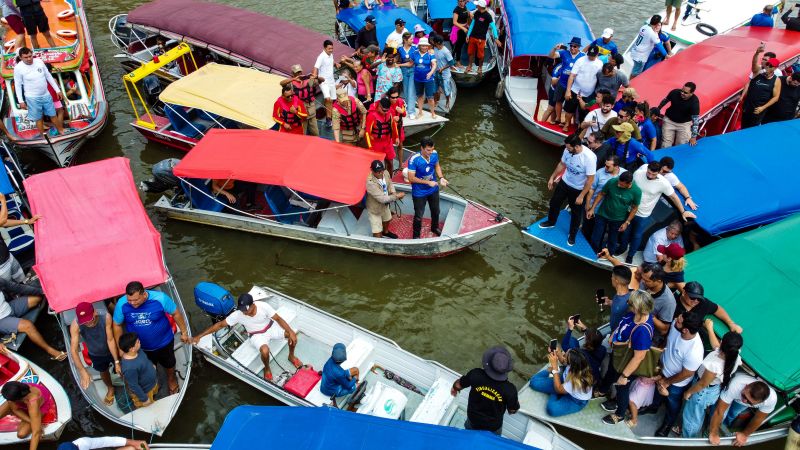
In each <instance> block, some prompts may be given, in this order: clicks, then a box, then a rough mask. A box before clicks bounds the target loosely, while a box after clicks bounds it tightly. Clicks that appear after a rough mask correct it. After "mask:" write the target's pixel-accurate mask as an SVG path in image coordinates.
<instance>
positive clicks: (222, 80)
mask: <svg viewBox="0 0 800 450" xmlns="http://www.w3.org/2000/svg"><path fill="white" fill-rule="evenodd" d="M283 79H284V77H281V76H278V75H273V74H269V73H264V72H261V71H258V70H255V69H250V68H245V67H236V66H226V65H222V64H214V63H212V64H206V65H205V66H203V67H201V68H200V69H199V70H197V71H195V72H192V73H191V74H189V75H187V76H185V77H183V78H181V79H179V80H177V81H174V82H172V83H171V84H170V85H169V86H167V87H166V89H164V92H162V93H161V95H160V96H159V99H161V101H162V102H164V103H170V104H173V105H180V106H185V107H189V108H197V109H200V110H203V111H206V112H209V113H212V114H216V115H219V116H222V117H224V118H226V119H231V120H234V121H236V122H239V123H243V124H245V125H249V126H251V127H255V128H258V129H261V130H266V129H269V128H272V126H273V125H274V124H275V122H274V121H273V120H272V105H273V104H274V103H275V100H277V99H278V97H280V95H281V85H280V81H281V80H283Z"/></svg>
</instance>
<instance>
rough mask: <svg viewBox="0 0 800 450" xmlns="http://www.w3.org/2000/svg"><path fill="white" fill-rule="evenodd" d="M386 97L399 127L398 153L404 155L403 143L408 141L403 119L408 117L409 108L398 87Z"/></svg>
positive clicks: (390, 90) (391, 90) (392, 89)
mask: <svg viewBox="0 0 800 450" xmlns="http://www.w3.org/2000/svg"><path fill="white" fill-rule="evenodd" d="M386 96H387V97H388V98H389V101H390V102H391V104H392V106H391V108H389V112H390V113H391V114H392V119H394V121H395V124H396V126H397V134H398V145H397V151H398V152H400V154H402V152H401V149H402V148H403V141H405V139H406V130H405V129H404V128H403V117H406V115H408V106H407V105H406V101H405V100H403V98H402V97H400V88H399V87H398V86H393V87H392V88H391V89H389V92H388V93H387V94H386Z"/></svg>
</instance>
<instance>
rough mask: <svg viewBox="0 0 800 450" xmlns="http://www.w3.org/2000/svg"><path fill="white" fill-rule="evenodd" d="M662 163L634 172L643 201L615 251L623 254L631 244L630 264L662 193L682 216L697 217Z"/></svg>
mask: <svg viewBox="0 0 800 450" xmlns="http://www.w3.org/2000/svg"><path fill="white" fill-rule="evenodd" d="M660 172H661V163H659V162H657V161H653V162H650V163H649V164H647V165H644V166H642V167H640V168H639V169H638V170H637V171H636V172H634V174H633V182H634V183H636V185H637V186H639V189H641V190H642V202H641V203H640V204H639V210H638V211H637V212H636V216H634V218H633V221H632V222H631V223H629V224H627V225H628V228H627V230H625V233H624V234H623V235H622V242H621V243H620V246H619V248H618V249H617V251H616V252H615V253H614V254H615V255H621V254H623V253H625V250H626V249H627V248H628V244H630V249H629V251H628V255H627V256H626V257H625V262H626V263H628V264H632V263H633V255H635V254H636V252H637V251H639V246H640V245H641V244H642V236H643V235H644V232H645V231H647V229H648V228H650V226H651V225H652V219H651V218H650V215H651V214H652V213H653V210H654V209H655V207H656V204H657V203H658V201H659V200H660V199H661V196H662V195H665V196H667V197H669V199H670V200H671V201H672V204H673V205H674V206H675V208H676V209H677V210H678V212H679V213H680V214H681V218H682V219H683V220H686V219H687V218H690V217H691V218H695V217H697V216H695V215H694V214H693V213H692V212H690V211H687V210H685V209H684V208H683V204H682V203H681V199H680V198H678V196H677V195H676V194H675V190H674V189H672V186H671V185H670V184H669V181H667V179H666V178H664V177H663V176H662V175H661V173H660Z"/></svg>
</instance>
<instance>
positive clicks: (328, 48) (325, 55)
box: [311, 39, 339, 128]
mask: <svg viewBox="0 0 800 450" xmlns="http://www.w3.org/2000/svg"><path fill="white" fill-rule="evenodd" d="M322 48H323V50H322V53H320V54H319V56H317V61H316V62H315V63H314V70H312V71H311V77H312V78H317V77H319V78H322V79H323V80H325V81H323V82H322V83H320V84H319V89H320V90H321V91H322V96H323V97H324V98H325V115H326V116H327V119H326V120H325V125H326V126H327V127H328V128H330V127H331V115H332V114H333V99H334V98H336V82H335V80H336V77H334V76H333V69H334V67H339V64H338V63H336V62H335V61H334V59H333V41H331V40H330V39H325V42H323V43H322Z"/></svg>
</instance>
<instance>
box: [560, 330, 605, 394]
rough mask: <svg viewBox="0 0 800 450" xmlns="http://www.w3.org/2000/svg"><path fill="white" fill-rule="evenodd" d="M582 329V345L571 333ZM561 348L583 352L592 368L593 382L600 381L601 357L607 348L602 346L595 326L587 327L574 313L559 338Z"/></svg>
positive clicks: (562, 355) (561, 359) (561, 356)
mask: <svg viewBox="0 0 800 450" xmlns="http://www.w3.org/2000/svg"><path fill="white" fill-rule="evenodd" d="M576 329H577V330H580V331H583V345H582V346H581V345H580V343H579V342H578V339H576V338H575V336H573V335H572V332H573V331H574V330H576ZM561 349H562V350H563V351H564V352H566V351H568V350H572V349H575V350H578V351H580V352H581V353H583V356H585V357H586V360H587V361H588V362H589V367H590V368H591V369H592V377H593V378H594V384H595V385H596V384H598V383H599V382H600V371H601V367H602V365H603V359H604V358H605V357H606V353H607V350H606V348H605V347H604V346H603V334H602V333H600V331H598V330H597V328H589V327H587V326H586V325H584V324H583V322H581V315H580V314H575V315H574V316H571V317H570V318H568V319H567V331H566V332H565V333H564V337H563V338H561ZM559 357H560V358H559V360H560V362H561V363H562V364H563V363H565V360H564V359H563V357H564V354H563V352H562V353H561V354H560V355H559Z"/></svg>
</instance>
